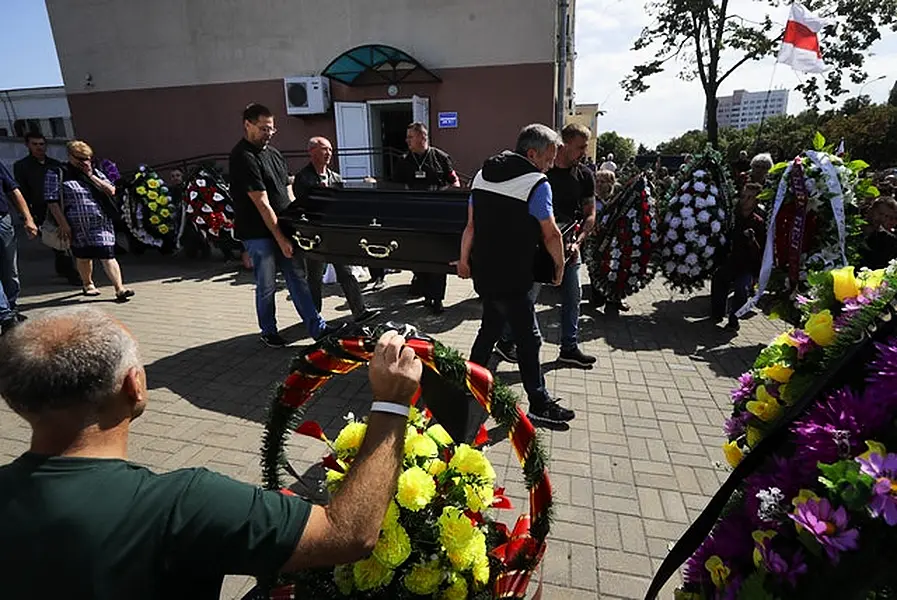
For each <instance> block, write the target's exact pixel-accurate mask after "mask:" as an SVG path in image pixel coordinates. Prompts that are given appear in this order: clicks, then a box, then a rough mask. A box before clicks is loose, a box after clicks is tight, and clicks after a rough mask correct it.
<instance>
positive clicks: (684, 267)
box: [676, 265, 688, 275]
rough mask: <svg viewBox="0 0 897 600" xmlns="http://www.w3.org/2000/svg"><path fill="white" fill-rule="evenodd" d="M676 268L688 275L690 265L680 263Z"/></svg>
mask: <svg viewBox="0 0 897 600" xmlns="http://www.w3.org/2000/svg"><path fill="white" fill-rule="evenodd" d="M676 270H677V271H678V272H679V273H681V274H682V275H687V274H688V267H687V266H686V265H679V266H678V267H677V268H676Z"/></svg>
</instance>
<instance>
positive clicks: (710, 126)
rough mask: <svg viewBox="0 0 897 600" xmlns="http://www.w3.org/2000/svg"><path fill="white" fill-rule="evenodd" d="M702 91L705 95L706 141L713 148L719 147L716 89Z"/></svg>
mask: <svg viewBox="0 0 897 600" xmlns="http://www.w3.org/2000/svg"><path fill="white" fill-rule="evenodd" d="M704 93H705V96H706V101H705V103H704V106H705V108H704V110H705V111H707V141H708V142H710V144H711V145H713V147H714V148H716V149H719V119H718V118H717V114H716V109H717V107H718V105H719V102H718V101H717V99H716V89H715V88H710V89H707V90H704Z"/></svg>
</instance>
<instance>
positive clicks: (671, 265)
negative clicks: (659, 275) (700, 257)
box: [663, 261, 676, 275]
mask: <svg viewBox="0 0 897 600" xmlns="http://www.w3.org/2000/svg"><path fill="white" fill-rule="evenodd" d="M663 270H664V271H666V272H667V273H669V274H670V275H672V274H673V272H674V271H675V270H676V263H674V262H673V261H670V262H668V263H667V264H665V265H664V266H663Z"/></svg>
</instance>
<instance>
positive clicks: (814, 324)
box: [804, 310, 835, 346]
mask: <svg viewBox="0 0 897 600" xmlns="http://www.w3.org/2000/svg"><path fill="white" fill-rule="evenodd" d="M804 331H806V332H807V335H808V336H810V339H811V340H813V341H814V342H816V343H817V344H819V345H820V346H830V345H831V344H832V342H834V341H835V326H834V319H833V318H832V312H831V311H830V310H824V311H822V312H818V313H816V314H815V315H813V316H812V317H810V319H809V320H808V321H807V324H806V325H805V326H804Z"/></svg>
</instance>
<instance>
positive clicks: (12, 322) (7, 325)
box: [0, 317, 19, 335]
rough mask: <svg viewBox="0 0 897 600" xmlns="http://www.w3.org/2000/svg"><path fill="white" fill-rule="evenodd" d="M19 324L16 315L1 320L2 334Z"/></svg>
mask: <svg viewBox="0 0 897 600" xmlns="http://www.w3.org/2000/svg"><path fill="white" fill-rule="evenodd" d="M18 324H19V321H18V320H17V319H16V318H15V317H12V318H10V319H6V320H5V321H0V335H3V334H4V333H6V332H7V331H9V330H10V329H12V328H13V327H15V326H16V325H18Z"/></svg>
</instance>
